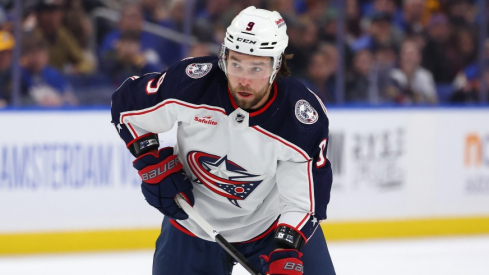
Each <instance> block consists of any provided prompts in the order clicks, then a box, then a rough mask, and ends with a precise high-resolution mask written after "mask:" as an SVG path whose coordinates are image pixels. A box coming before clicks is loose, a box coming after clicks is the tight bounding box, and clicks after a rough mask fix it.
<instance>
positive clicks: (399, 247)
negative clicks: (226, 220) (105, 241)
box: [0, 235, 489, 275]
mask: <svg viewBox="0 0 489 275" xmlns="http://www.w3.org/2000/svg"><path fill="white" fill-rule="evenodd" d="M329 249H330V253H331V257H332V258H333V263H334V265H335V268H336V273H337V274H339V275H350V274H351V275H354V274H361V275H393V274H395V275H413V274H416V275H435V274H443V275H460V274H464V275H465V274H467V275H487V274H489V235H484V236H468V237H451V238H422V239H421V238H420V239H404V240H381V241H355V242H329ZM152 256H153V252H152V251H148V250H145V251H129V252H115V253H73V254H63V255H32V256H3V257H0V274H1V275H31V274H36V275H48V274H49V275H87V274H90V275H107V274H110V275H135V274H138V275H140V274H151V265H152ZM305 270H306V272H307V267H305ZM245 274H247V272H246V271H245V270H244V269H243V268H242V267H239V266H237V267H236V268H235V270H234V272H233V275H245ZM305 274H307V273H305Z"/></svg>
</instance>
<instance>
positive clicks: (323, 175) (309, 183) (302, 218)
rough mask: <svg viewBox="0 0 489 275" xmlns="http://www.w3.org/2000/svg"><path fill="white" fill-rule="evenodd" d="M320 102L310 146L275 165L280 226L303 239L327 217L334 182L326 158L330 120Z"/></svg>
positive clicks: (306, 238)
mask: <svg viewBox="0 0 489 275" xmlns="http://www.w3.org/2000/svg"><path fill="white" fill-rule="evenodd" d="M319 104H320V106H321V107H319V108H320V110H321V111H323V110H324V112H322V114H321V116H320V119H319V121H318V122H317V123H318V127H317V129H316V131H315V132H314V133H311V134H310V135H312V137H311V138H310V139H309V142H308V143H309V146H308V147H307V148H306V147H305V146H304V147H303V151H301V154H300V155H301V157H300V158H295V159H290V160H286V161H279V163H278V167H277V186H278V190H279V196H280V200H281V205H282V209H281V217H280V220H279V226H280V225H284V226H287V227H291V228H293V229H295V230H296V231H297V232H299V233H300V234H301V235H302V237H303V238H304V240H305V241H306V242H307V240H308V239H309V238H310V237H311V236H312V234H313V233H314V231H315V230H316V229H317V227H318V226H319V222H320V221H322V220H325V219H326V208H327V205H328V203H329V200H330V192H331V185H332V181H333V174H332V170H331V163H330V161H329V160H328V159H327V158H326V154H327V146H328V134H329V133H328V132H329V130H328V126H329V120H328V118H327V115H326V109H325V108H324V106H323V105H322V103H321V102H319ZM319 108H318V109H319ZM297 150H298V151H299V150H300V149H299V148H297Z"/></svg>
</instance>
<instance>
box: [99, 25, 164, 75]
mask: <svg viewBox="0 0 489 275" xmlns="http://www.w3.org/2000/svg"><path fill="white" fill-rule="evenodd" d="M151 59H152V57H151V56H146V52H144V51H142V50H141V42H140V40H139V34H138V33H135V32H123V33H122V34H121V36H120V37H119V40H118V41H117V43H116V45H115V48H114V49H112V50H109V51H107V52H105V54H104V56H103V57H102V59H101V61H100V64H101V69H102V71H103V72H104V73H106V74H107V75H108V76H109V77H110V78H111V80H112V82H115V83H122V82H123V81H124V80H125V79H126V78H128V77H131V76H134V75H137V76H140V75H143V74H146V73H152V72H158V71H160V68H159V67H158V66H157V64H153V63H151V62H149V60H151Z"/></svg>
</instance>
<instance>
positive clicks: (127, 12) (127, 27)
mask: <svg viewBox="0 0 489 275" xmlns="http://www.w3.org/2000/svg"><path fill="white" fill-rule="evenodd" d="M143 24H144V18H143V13H142V9H141V6H139V5H138V4H130V5H127V6H124V8H123V9H122V11H121V17H120V20H119V23H118V28H117V29H115V30H113V31H112V32H110V33H108V34H107V35H106V36H105V38H104V39H103V41H102V44H101V45H100V47H99V50H98V54H99V58H103V56H105V54H106V53H107V52H108V51H113V50H114V49H115V47H116V45H117V43H118V41H119V38H120V37H121V34H122V33H125V32H132V33H135V34H138V36H139V41H140V49H141V51H142V52H145V56H146V57H147V61H148V62H149V63H151V64H158V66H160V67H163V68H165V67H168V66H170V65H171V64H173V62H175V61H176V60H179V59H181V58H182V54H181V49H180V48H179V47H178V48H176V49H175V48H170V47H168V41H167V40H166V39H163V38H162V37H159V36H157V35H154V34H152V33H149V32H146V31H144V30H143ZM150 56H151V58H149V57H150Z"/></svg>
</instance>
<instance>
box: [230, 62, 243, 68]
mask: <svg viewBox="0 0 489 275" xmlns="http://www.w3.org/2000/svg"><path fill="white" fill-rule="evenodd" d="M231 66H233V68H241V65H239V64H238V63H236V62H233V63H231Z"/></svg>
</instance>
